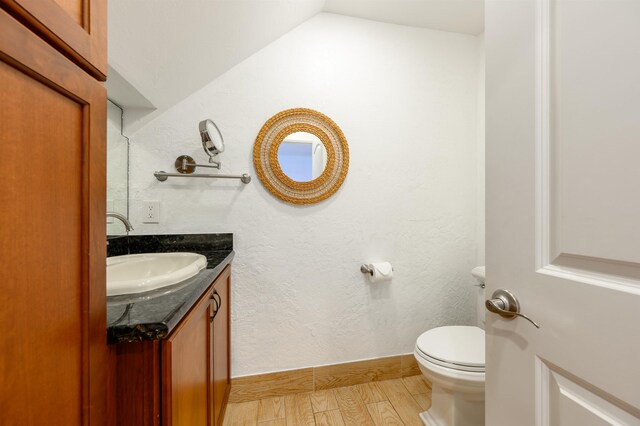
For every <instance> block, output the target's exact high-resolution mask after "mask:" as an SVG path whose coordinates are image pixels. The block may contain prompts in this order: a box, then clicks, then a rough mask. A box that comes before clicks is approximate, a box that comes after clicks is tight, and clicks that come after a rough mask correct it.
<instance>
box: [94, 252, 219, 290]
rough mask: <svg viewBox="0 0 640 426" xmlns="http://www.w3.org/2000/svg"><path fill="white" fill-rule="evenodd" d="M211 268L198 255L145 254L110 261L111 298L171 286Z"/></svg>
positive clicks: (205, 260) (120, 257)
mask: <svg viewBox="0 0 640 426" xmlns="http://www.w3.org/2000/svg"><path fill="white" fill-rule="evenodd" d="M206 267H207V258H206V257H204V256H203V255H201V254H197V253H144V254H128V255H125V256H113V257H108V258H107V296H117V295H121V294H134V293H142V292H145V291H151V290H155V289H158V288H162V287H166V286H170V285H173V284H177V283H179V282H182V281H184V280H186V279H188V278H191V277H193V276H195V275H196V274H197V273H198V272H200V271H202V270H203V269H204V268H206Z"/></svg>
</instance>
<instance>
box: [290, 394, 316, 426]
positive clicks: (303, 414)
mask: <svg viewBox="0 0 640 426" xmlns="http://www.w3.org/2000/svg"><path fill="white" fill-rule="evenodd" d="M284 406H285V413H286V420H287V426H315V424H316V422H315V419H314V417H313V408H312V407H311V399H310V398H309V393H298V394H295V395H287V396H286V397H285V400H284Z"/></svg>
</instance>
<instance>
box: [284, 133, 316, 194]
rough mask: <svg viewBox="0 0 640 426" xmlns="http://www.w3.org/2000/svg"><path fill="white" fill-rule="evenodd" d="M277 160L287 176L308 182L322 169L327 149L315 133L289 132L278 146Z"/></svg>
mask: <svg viewBox="0 0 640 426" xmlns="http://www.w3.org/2000/svg"><path fill="white" fill-rule="evenodd" d="M278 162H279V163H280V168H281V169H282V171H283V172H284V174H286V175H287V177H289V178H290V179H292V180H295V181H297V182H308V181H310V180H314V179H316V178H317V177H318V176H320V175H321V174H322V172H323V171H324V168H325V167H326V165H327V150H326V149H325V147H324V144H323V143H322V142H321V141H320V138H318V137H317V136H316V135H313V134H311V133H307V132H296V133H291V134H290V135H288V136H287V137H286V138H284V140H283V141H282V143H281V144H280V147H279V148H278Z"/></svg>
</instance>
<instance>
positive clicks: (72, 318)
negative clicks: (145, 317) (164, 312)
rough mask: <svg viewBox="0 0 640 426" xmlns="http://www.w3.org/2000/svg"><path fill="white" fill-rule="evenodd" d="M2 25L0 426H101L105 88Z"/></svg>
mask: <svg viewBox="0 0 640 426" xmlns="http://www.w3.org/2000/svg"><path fill="white" fill-rule="evenodd" d="M0 28H1V30H0V159H2V184H0V206H1V211H2V214H0V305H1V306H2V309H0V328H1V329H2V333H0V423H2V424H3V425H4V424H6V425H19V424H20V425H46V424H52V423H55V424H59V425H65V426H75V425H85V426H86V425H88V424H91V425H96V426H97V425H104V424H106V420H105V419H106V412H105V409H106V397H105V388H106V372H105V366H106V364H107V347H106V282H105V259H106V250H105V241H106V240H105V239H106V235H105V186H106V181H105V170H106V150H105V138H106V129H105V123H106V93H105V89H104V87H103V86H102V84H101V83H99V82H97V81H96V80H95V79H93V78H91V77H90V76H89V75H88V74H86V73H85V72H84V71H83V70H81V69H80V68H78V67H77V66H76V65H74V64H73V63H72V62H71V61H69V60H68V59H67V58H65V57H64V56H62V55H61V54H60V53H58V52H57V51H56V50H54V49H53V48H52V47H51V46H49V45H48V44H47V43H45V42H44V41H43V40H42V39H40V38H38V37H37V36H35V35H34V34H33V33H32V32H31V31H29V30H28V29H26V28H25V27H24V26H22V25H21V24H20V23H19V22H18V21H16V20H15V19H13V18H12V17H11V16H9V15H8V14H7V13H6V12H5V11H4V10H0Z"/></svg>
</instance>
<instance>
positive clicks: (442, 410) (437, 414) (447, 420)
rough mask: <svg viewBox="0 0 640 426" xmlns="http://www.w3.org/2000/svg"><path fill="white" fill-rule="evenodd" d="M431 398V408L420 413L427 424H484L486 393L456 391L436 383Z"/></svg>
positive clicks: (477, 425)
mask: <svg viewBox="0 0 640 426" xmlns="http://www.w3.org/2000/svg"><path fill="white" fill-rule="evenodd" d="M431 398H432V403H431V408H429V409H428V410H427V411H424V412H422V413H420V420H422V423H423V424H424V425H425V426H484V393H478V394H462V393H456V392H451V391H449V390H447V389H444V388H443V387H441V386H439V385H438V384H436V383H434V384H433V388H432V395H431Z"/></svg>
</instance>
